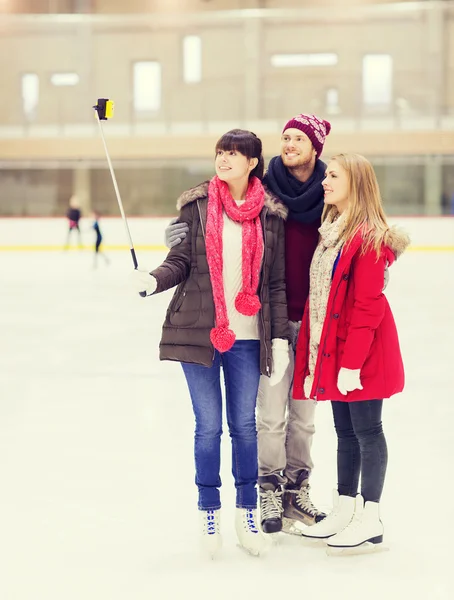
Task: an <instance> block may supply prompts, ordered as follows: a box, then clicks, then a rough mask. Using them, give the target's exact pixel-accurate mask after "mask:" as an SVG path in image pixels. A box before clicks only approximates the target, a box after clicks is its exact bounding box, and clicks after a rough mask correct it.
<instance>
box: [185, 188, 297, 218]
mask: <svg viewBox="0 0 454 600" xmlns="http://www.w3.org/2000/svg"><path fill="white" fill-rule="evenodd" d="M209 184H210V182H209V181H204V182H203V183H200V184H199V185H196V186H195V187H193V188H191V189H190V190H187V191H186V192H183V193H182V194H181V196H180V197H179V198H178V200H177V210H181V209H182V208H183V206H186V205H187V204H190V203H191V202H195V201H196V200H200V199H202V198H207V197H208V186H209ZM263 187H264V190H265V206H266V207H267V209H268V211H269V212H270V213H271V214H273V215H276V216H277V217H280V218H281V219H284V220H285V219H286V218H287V215H288V208H287V207H286V206H284V204H282V202H281V201H280V200H279V198H278V197H277V196H276V195H275V194H273V192H270V190H269V189H268V188H267V187H266V186H263Z"/></svg>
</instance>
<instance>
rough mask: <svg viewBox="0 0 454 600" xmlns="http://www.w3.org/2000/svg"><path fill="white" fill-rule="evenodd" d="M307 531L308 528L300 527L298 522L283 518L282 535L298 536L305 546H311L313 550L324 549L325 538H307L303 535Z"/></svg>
mask: <svg viewBox="0 0 454 600" xmlns="http://www.w3.org/2000/svg"><path fill="white" fill-rule="evenodd" d="M308 529H309V527H307V526H304V525H302V524H301V523H300V522H299V521H294V520H292V519H285V518H284V519H283V521H282V531H283V532H284V533H288V534H289V535H296V536H298V537H299V538H300V539H301V541H302V543H303V544H304V545H305V546H311V547H313V548H317V547H318V548H320V547H324V546H325V544H326V538H312V537H307V536H306V535H304V532H305V531H307V530H308Z"/></svg>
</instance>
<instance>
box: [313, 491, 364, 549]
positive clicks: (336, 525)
mask: <svg viewBox="0 0 454 600" xmlns="http://www.w3.org/2000/svg"><path fill="white" fill-rule="evenodd" d="M354 512H355V498H352V497H351V496H339V493H338V491H337V490H333V510H332V511H331V512H330V513H329V515H328V516H327V517H326V518H325V519H323V521H320V522H319V523H316V524H315V525H312V526H311V527H305V528H304V530H301V535H302V536H303V537H305V538H310V539H313V540H323V539H326V538H329V537H331V536H333V535H335V534H336V533H339V532H340V531H342V530H343V529H344V528H345V527H347V525H348V524H349V523H350V521H351V520H352V518H353V514H354Z"/></svg>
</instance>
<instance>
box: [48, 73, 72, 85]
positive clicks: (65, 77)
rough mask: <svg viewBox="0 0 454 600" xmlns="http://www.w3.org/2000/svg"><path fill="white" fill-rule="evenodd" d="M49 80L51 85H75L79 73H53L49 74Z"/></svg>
mask: <svg viewBox="0 0 454 600" xmlns="http://www.w3.org/2000/svg"><path fill="white" fill-rule="evenodd" d="M50 82H51V83H52V85H77V84H78V83H79V75H78V74H77V73H54V74H53V75H51V78H50Z"/></svg>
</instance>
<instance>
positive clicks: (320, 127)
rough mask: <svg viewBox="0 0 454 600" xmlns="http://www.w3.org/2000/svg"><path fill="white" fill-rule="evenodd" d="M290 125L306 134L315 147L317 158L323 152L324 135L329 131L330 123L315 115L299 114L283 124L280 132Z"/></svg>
mask: <svg viewBox="0 0 454 600" xmlns="http://www.w3.org/2000/svg"><path fill="white" fill-rule="evenodd" d="M291 127H295V128H296V129H299V130H300V131H302V132H303V133H305V134H306V135H307V137H308V138H309V139H310V141H311V142H312V145H313V146H314V148H315V151H316V153H317V158H320V155H321V153H322V152H323V146H324V144H325V140H326V136H327V135H328V133H329V132H330V131H331V123H328V121H324V120H321V119H319V118H318V117H316V116H315V115H303V114H301V115H296V117H293V119H290V121H288V123H286V124H285V126H284V129H283V130H282V133H283V132H284V131H285V130H286V129H290V128H291Z"/></svg>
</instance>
